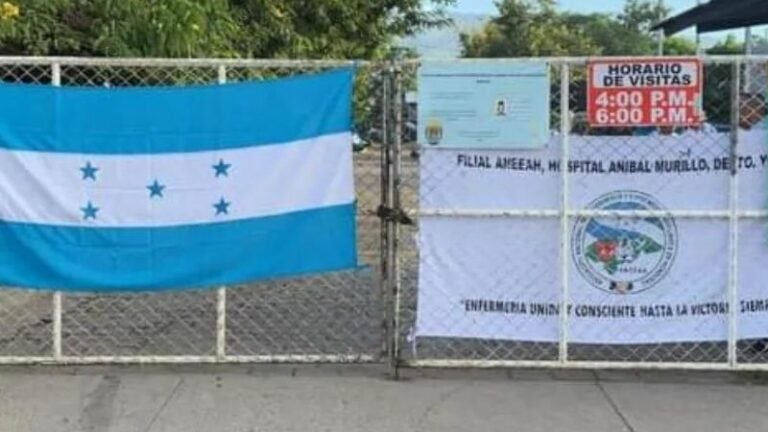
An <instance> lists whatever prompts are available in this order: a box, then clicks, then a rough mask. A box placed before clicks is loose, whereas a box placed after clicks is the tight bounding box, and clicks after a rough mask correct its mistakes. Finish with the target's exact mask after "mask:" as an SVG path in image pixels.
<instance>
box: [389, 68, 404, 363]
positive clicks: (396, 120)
mask: <svg viewBox="0 0 768 432" xmlns="http://www.w3.org/2000/svg"><path fill="white" fill-rule="evenodd" d="M400 67H401V66H400V64H399V63H397V62H395V63H393V69H392V80H393V85H392V97H391V101H392V115H393V125H392V126H393V128H392V129H393V130H392V135H393V136H392V156H391V157H392V159H391V161H390V162H391V166H392V172H391V177H392V178H391V181H390V185H391V187H392V191H391V197H392V207H391V208H392V209H393V210H394V214H399V212H400V211H401V208H400V207H401V205H400V184H401V180H402V179H401V178H400V150H401V147H402V143H403V96H404V95H403V85H402V70H401V69H400ZM392 219H393V220H392V222H391V223H392V225H391V232H390V243H391V245H390V250H391V252H392V254H391V256H390V263H391V264H390V268H391V269H392V272H391V274H390V278H391V290H392V298H393V299H394V319H393V328H392V333H393V334H392V336H393V341H392V348H393V352H392V354H393V355H392V362H391V367H392V371H393V373H394V377H395V378H398V366H399V362H400V303H401V298H400V294H401V293H400V263H399V259H400V254H399V250H398V249H399V243H400V224H399V223H398V222H397V220H396V217H393V218H392Z"/></svg>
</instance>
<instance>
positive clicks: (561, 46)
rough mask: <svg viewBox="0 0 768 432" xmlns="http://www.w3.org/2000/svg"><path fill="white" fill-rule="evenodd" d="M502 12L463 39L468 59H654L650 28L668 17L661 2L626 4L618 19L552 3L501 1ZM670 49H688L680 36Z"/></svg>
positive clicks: (547, 0)
mask: <svg viewBox="0 0 768 432" xmlns="http://www.w3.org/2000/svg"><path fill="white" fill-rule="evenodd" d="M498 8H499V15H498V17H495V18H493V19H492V20H491V21H490V22H489V23H488V24H487V25H486V26H485V27H484V28H483V29H482V30H481V31H480V32H478V33H474V34H463V35H462V36H461V42H462V46H463V49H464V55H465V56H466V57H529V56H557V55H571V56H584V55H604V56H615V55H651V54H655V51H656V46H657V43H656V37H655V35H653V34H651V33H650V32H649V29H650V27H651V26H652V25H653V24H655V23H657V22H658V21H659V20H660V19H662V18H664V17H666V16H667V14H668V13H669V8H667V7H666V6H665V5H664V3H663V1H657V0H653V1H651V0H627V2H626V4H625V6H624V10H623V12H622V13H621V14H619V15H618V16H614V15H610V14H604V13H595V14H576V13H560V12H558V11H557V9H556V2H555V1H554V0H502V1H501V2H499V3H498ZM669 47H670V49H671V50H672V51H674V52H676V53H678V52H679V53H681V54H682V53H683V52H686V50H688V49H689V48H690V47H689V46H688V45H687V44H686V43H685V42H684V41H683V40H681V39H678V38H675V39H672V40H671V41H670V42H669ZM694 51H695V49H694Z"/></svg>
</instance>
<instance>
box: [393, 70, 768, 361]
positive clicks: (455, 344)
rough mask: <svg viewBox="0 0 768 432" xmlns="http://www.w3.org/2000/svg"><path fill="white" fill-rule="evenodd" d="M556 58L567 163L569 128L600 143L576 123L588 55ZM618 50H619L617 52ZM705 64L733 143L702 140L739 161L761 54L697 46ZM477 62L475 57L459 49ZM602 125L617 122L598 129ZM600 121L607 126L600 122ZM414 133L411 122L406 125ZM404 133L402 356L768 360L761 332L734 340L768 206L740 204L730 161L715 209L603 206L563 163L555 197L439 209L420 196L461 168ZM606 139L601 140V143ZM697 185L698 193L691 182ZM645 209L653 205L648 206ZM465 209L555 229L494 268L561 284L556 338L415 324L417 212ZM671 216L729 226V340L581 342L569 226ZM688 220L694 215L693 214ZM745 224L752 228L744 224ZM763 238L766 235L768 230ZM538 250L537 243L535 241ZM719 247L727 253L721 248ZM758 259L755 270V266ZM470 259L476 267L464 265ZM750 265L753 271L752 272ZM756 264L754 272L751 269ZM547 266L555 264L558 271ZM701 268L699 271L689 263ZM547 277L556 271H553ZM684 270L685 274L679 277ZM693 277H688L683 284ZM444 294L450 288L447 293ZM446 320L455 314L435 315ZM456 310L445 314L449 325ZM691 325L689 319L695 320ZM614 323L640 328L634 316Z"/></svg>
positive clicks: (558, 116)
mask: <svg viewBox="0 0 768 432" xmlns="http://www.w3.org/2000/svg"><path fill="white" fill-rule="evenodd" d="M540 60H542V59H515V60H513V59H496V61H499V62H502V63H509V64H512V63H516V62H526V61H540ZM545 60H546V61H547V62H548V64H549V65H550V74H551V83H552V84H551V95H552V96H551V98H552V99H551V104H550V106H551V119H552V121H551V124H552V129H553V134H557V135H558V136H559V139H558V145H560V146H561V147H562V152H561V154H562V158H561V161H560V163H561V166H563V167H565V166H567V164H568V161H569V159H570V152H571V140H572V139H573V136H574V135H575V134H578V135H584V136H582V137H581V138H580V139H581V140H584V141H586V145H584V146H582V147H581V156H583V155H584V154H585V152H589V151H590V150H591V151H593V152H597V150H598V146H600V145H605V144H604V143H605V141H600V142H598V140H597V139H595V138H594V137H591V136H590V135H589V134H588V133H584V132H583V131H580V129H581V128H584V127H586V126H585V123H584V120H583V118H579V116H580V114H581V113H584V112H585V111H586V108H585V107H586V85H585V76H586V66H587V62H588V61H589V60H590V59H586V58H551V59H545ZM613 60H615V59H613ZM701 60H702V62H703V64H704V79H705V91H704V98H703V108H704V110H705V112H706V113H707V115H708V118H709V121H710V122H718V123H720V124H719V125H718V126H719V127H720V129H721V131H724V130H729V131H730V132H722V133H727V134H729V137H730V145H729V146H726V147H724V146H722V145H721V144H722V143H720V144H718V143H716V142H715V140H714V139H713V138H709V137H707V136H706V135H705V134H701V135H700V137H699V138H698V141H697V143H696V145H697V146H700V147H701V148H702V149H703V151H705V152H706V153H707V154H708V155H709V156H711V157H713V158H724V159H728V160H729V161H730V166H732V167H733V166H735V165H738V163H739V162H738V161H739V157H740V155H739V139H738V135H739V125H740V120H743V119H742V118H740V117H744V116H745V115H748V113H749V112H750V111H751V112H753V113H755V114H757V112H758V111H759V113H760V115H761V116H764V115H765V97H764V96H763V95H764V94H765V92H766V81H765V80H766V60H767V59H766V57H741V56H739V57H702V58H701ZM462 61H463V62H472V61H474V60H471V59H468V60H462ZM418 66H419V65H418V62H413V63H409V64H403V65H402V73H401V75H402V76H403V77H405V78H403V79H402V81H403V82H405V83H408V85H411V86H412V88H410V89H409V90H411V91H416V90H417V89H416V88H415V82H416V80H414V79H413V77H415V76H416V74H417V69H418ZM400 114H401V116H400V117H399V118H401V119H402V121H403V122H408V121H411V119H410V118H409V114H408V113H407V112H406V111H404V110H400ZM602 133H609V134H610V133H611V131H603V132H602ZM602 133H601V134H602ZM406 135H407V134H406ZM406 135H403V136H401V139H400V140H397V141H396V142H395V143H394V145H395V147H396V150H395V153H396V154H397V155H398V156H399V159H398V161H397V163H396V164H395V168H394V169H393V173H394V175H395V176H396V178H397V181H396V182H395V184H394V186H393V187H394V193H395V195H396V198H395V202H396V204H397V205H398V206H399V207H398V209H399V210H402V212H403V213H404V214H405V215H406V216H407V217H408V219H410V220H412V221H413V222H412V223H410V222H409V223H408V224H405V225H402V224H401V225H398V227H397V230H396V231H397V232H396V234H395V238H396V240H395V244H396V245H397V246H396V249H397V263H396V265H395V267H396V272H395V274H396V280H395V281H394V282H393V290H394V297H395V308H396V311H397V312H396V321H395V323H394V328H395V333H396V335H397V339H396V342H395V348H394V349H395V357H396V359H397V364H398V365H401V366H412V367H551V368H563V367H566V368H654V369H662V368H672V369H707V370H715V369H728V370H736V369H738V370H745V369H749V370H765V369H768V353H766V350H765V349H764V348H763V347H762V345H761V344H762V343H763V342H761V341H755V340H739V339H738V337H737V334H738V328H739V304H738V299H739V296H738V293H739V286H740V278H754V277H755V276H754V275H755V272H754V266H755V265H756V263H754V262H749V263H745V262H740V254H739V243H740V242H741V241H743V240H744V239H745V236H747V235H748V234H747V233H748V232H751V233H754V232H755V231H754V228H755V227H756V226H758V225H760V226H763V225H765V222H766V218H768V213H767V212H766V211H764V210H762V209H753V210H749V211H745V210H740V209H739V199H740V197H739V191H740V187H739V181H740V177H741V175H740V172H739V170H737V169H732V170H731V175H730V177H729V180H728V181H727V184H723V185H722V193H723V194H724V196H727V202H728V204H727V205H726V206H724V207H723V208H721V209H717V210H706V211H702V210H697V209H692V208H670V209H669V210H663V211H657V212H653V211H650V212H647V211H646V212H642V211H640V212H635V213H631V212H626V211H597V210H590V209H584V208H577V207H575V206H574V205H573V204H572V201H571V198H570V194H571V191H572V189H573V187H574V184H573V181H574V176H573V175H571V174H569V170H568V169H562V174H561V177H560V185H559V192H558V193H559V196H558V197H557V199H558V201H559V206H558V208H546V209H545V208H541V209H530V208H508V209H504V210H502V211H499V210H482V209H479V210H475V211H466V210H462V209H448V210H446V209H441V210H440V211H435V210H432V209H427V208H423V207H422V206H421V205H420V199H421V198H423V197H425V196H428V194H429V193H430V189H431V188H432V187H433V186H434V185H436V184H439V183H440V182H441V181H446V179H449V178H450V177H451V176H453V175H459V174H458V171H459V170H458V168H456V169H455V170H450V169H446V170H442V171H438V172H421V170H424V169H425V168H424V166H423V165H422V166H420V164H419V162H418V156H419V147H418V146H417V145H416V143H415V142H413V139H412V137H408V136H406ZM623 141H624V140H623V139H622V137H621V134H617V136H615V137H614V138H613V140H612V141H611V143H612V144H610V149H609V150H610V151H611V152H614V153H615V154H616V155H617V157H619V156H620V157H624V158H627V159H632V158H640V157H643V156H647V155H644V154H641V153H640V152H641V151H647V150H643V149H637V148H632V147H631V146H628V145H627V144H626V143H624V142H623ZM601 151H605V149H604V148H603V149H601ZM652 151H658V152H659V154H661V153H662V152H663V151H664V150H663V142H662V138H659V142H658V146H657V147H655V150H652ZM670 181H672V182H673V181H674V179H672V180H663V181H659V182H658V183H657V184H655V185H654V186H653V187H655V188H657V189H658V190H662V189H663V188H665V187H667V183H668V182H670ZM691 193H696V191H695V190H692V191H691ZM643 213H648V214H643ZM427 216H428V217H432V218H435V217H438V218H441V217H444V218H451V217H462V218H493V219H500V220H503V221H504V224H499V226H506V227H507V228H502V229H509V230H514V229H518V230H520V232H523V231H524V230H525V229H526V228H525V227H528V225H526V221H541V223H542V225H544V226H546V227H548V228H547V229H548V230H550V231H551V232H553V233H557V237H558V240H555V241H557V242H558V244H559V246H558V249H559V253H557V254H556V256H547V255H542V256H541V257H540V258H541V261H542V262H543V263H546V265H541V266H537V267H534V268H523V267H520V266H514V265H510V266H507V267H506V268H503V269H499V270H498V271H499V274H498V275H496V276H495V277H497V278H498V280H499V281H504V282H499V285H503V284H504V283H509V284H519V285H521V286H527V285H529V284H530V285H532V281H533V280H535V279H539V278H551V279H552V280H553V283H556V284H558V286H559V293H558V295H557V296H555V297H553V298H552V299H549V301H551V302H553V303H556V304H558V305H560V307H559V312H558V314H559V320H560V321H559V322H560V324H559V329H558V333H559V341H558V342H548V343H543V342H519V341H509V340H488V339H473V338H446V337H423V336H419V335H418V334H417V333H415V329H414V326H415V323H416V315H417V308H418V304H417V292H418V289H419V274H420V270H419V266H420V265H421V266H422V268H424V267H425V266H426V267H429V266H435V265H438V264H437V263H434V262H429V261H425V260H424V259H421V258H420V248H419V244H418V232H419V220H420V218H421V217H427ZM597 216H600V217H615V218H630V219H631V218H641V217H672V218H676V219H679V220H686V221H694V222H695V223H699V222H700V223H706V224H711V225H712V226H713V231H712V232H713V235H715V232H717V233H718V234H717V235H722V236H723V238H724V239H725V240H724V248H723V250H722V255H721V257H722V258H721V260H720V261H719V262H718V265H722V268H723V272H724V274H726V275H727V277H725V280H723V281H722V283H720V282H719V281H711V282H712V283H717V284H719V285H718V286H721V288H722V292H723V293H724V294H726V297H727V302H728V306H729V308H728V313H727V324H726V325H727V340H726V341H723V342H700V343H654V344H624V345H605V344H578V343H573V342H571V341H570V336H569V331H570V323H569V321H570V319H571V318H570V317H569V315H570V314H569V313H567V312H566V311H567V310H568V308H569V307H570V305H571V301H570V298H571V281H570V277H569V273H570V272H571V269H570V255H571V231H572V229H571V226H572V224H573V221H574V220H575V219H577V218H580V217H597ZM692 223H693V222H692ZM747 228H750V229H752V231H747V230H746V229H747ZM766 241H768V240H766ZM465 253H466V254H467V256H469V255H471V254H473V253H478V252H476V251H473V250H471V249H467V250H466V251H465ZM531 253H534V254H535V253H537V248H532V251H531ZM719 256H720V255H719ZM750 269H751V270H750ZM464 270H466V271H472V269H470V268H466V269H464ZM748 271H749V272H748ZM747 273H749V275H747ZM552 275H555V276H554V277H553V276H552ZM691 277H696V275H691ZM548 280H549V279H548ZM681 282H682V281H681ZM680 287H681V289H686V288H685V284H683V283H681V284H680ZM446 295H448V294H447V293H446ZM435 318H436V319H438V320H440V319H442V320H444V322H445V320H449V319H450V318H448V316H447V315H446V316H442V317H440V316H439V317H435ZM452 324H453V323H451V322H450V321H448V322H445V325H446V326H451V325H452ZM695 330H696V329H693V331H695ZM617 331H626V332H632V331H634V330H633V329H631V328H624V329H618V330H617Z"/></svg>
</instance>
